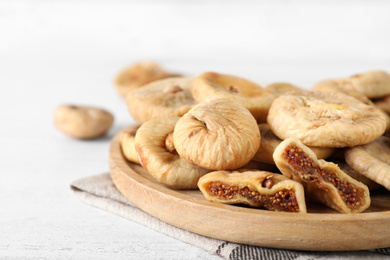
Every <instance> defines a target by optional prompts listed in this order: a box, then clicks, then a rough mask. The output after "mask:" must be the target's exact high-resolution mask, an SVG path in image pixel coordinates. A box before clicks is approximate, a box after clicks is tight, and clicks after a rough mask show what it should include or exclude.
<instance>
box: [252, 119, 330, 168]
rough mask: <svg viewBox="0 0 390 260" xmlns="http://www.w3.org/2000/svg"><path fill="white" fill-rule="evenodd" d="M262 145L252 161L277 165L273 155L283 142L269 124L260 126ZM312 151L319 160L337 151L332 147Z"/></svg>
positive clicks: (313, 147)
mask: <svg viewBox="0 0 390 260" xmlns="http://www.w3.org/2000/svg"><path fill="white" fill-rule="evenodd" d="M259 128H260V134H261V143H260V147H259V150H257V152H256V154H255V156H254V157H253V159H252V160H254V161H256V162H262V163H267V164H275V162H274V158H273V154H274V151H275V149H276V147H277V146H278V145H279V144H280V143H281V142H282V140H281V139H279V138H278V137H277V136H276V135H275V134H274V133H273V132H272V131H271V129H270V127H269V126H268V124H265V123H263V124H259ZM310 149H311V150H312V151H313V152H314V153H315V154H316V155H317V157H318V158H319V159H326V158H328V157H329V156H331V155H332V154H333V152H334V150H335V148H332V147H315V146H311V147H310Z"/></svg>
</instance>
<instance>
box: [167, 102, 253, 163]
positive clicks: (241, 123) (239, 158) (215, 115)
mask: <svg viewBox="0 0 390 260" xmlns="http://www.w3.org/2000/svg"><path fill="white" fill-rule="evenodd" d="M173 141H174V144H175V147H176V151H177V152H178V154H179V155H180V156H181V157H183V158H185V159H186V160H188V161H189V162H190V163H193V164H196V165H198V166H200V167H202V168H206V169H212V170H233V169H238V168H240V167H241V166H243V165H245V164H247V163H248V162H249V161H250V160H251V159H252V158H253V156H254V155H255V153H256V151H257V150H258V148H259V145H260V131H259V127H258V125H257V123H256V120H255V118H254V117H253V116H252V115H251V113H250V112H249V111H248V110H247V109H246V108H245V107H244V106H242V105H240V104H238V103H236V102H233V101H231V100H228V99H219V100H215V101H211V102H208V103H201V104H198V105H196V106H195V107H194V108H192V109H191V110H190V111H188V113H187V114H185V115H184V116H183V117H182V118H180V119H179V121H178V122H177V124H176V126H175V130H174V132H173Z"/></svg>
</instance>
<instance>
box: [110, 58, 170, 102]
mask: <svg viewBox="0 0 390 260" xmlns="http://www.w3.org/2000/svg"><path fill="white" fill-rule="evenodd" d="M173 76H178V75H177V74H173V73H170V72H167V71H165V70H164V69H163V68H162V67H161V66H160V65H158V64H157V63H156V62H153V61H142V62H138V63H136V64H133V65H131V66H129V67H127V68H126V69H124V70H123V71H121V72H120V73H119V74H118V75H117V76H116V77H115V80H114V85H115V87H116V89H117V91H118V92H119V94H120V95H121V96H123V97H124V98H125V97H126V95H127V93H128V92H130V91H131V90H133V89H137V88H139V87H142V86H143V85H145V84H147V83H150V82H152V81H155V80H159V79H164V78H168V77H173Z"/></svg>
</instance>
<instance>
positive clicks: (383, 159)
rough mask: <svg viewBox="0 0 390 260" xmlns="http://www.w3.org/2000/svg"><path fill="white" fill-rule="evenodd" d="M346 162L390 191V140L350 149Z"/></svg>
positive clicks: (385, 138)
mask: <svg viewBox="0 0 390 260" xmlns="http://www.w3.org/2000/svg"><path fill="white" fill-rule="evenodd" d="M345 161H346V162H347V163H348V165H349V166H351V168H352V169H354V170H355V171H357V172H358V173H361V174H362V175H364V176H366V177H367V178H369V179H371V180H373V181H375V182H376V183H379V184H380V185H382V186H383V187H385V188H386V189H388V190H390V138H389V137H386V136H381V137H380V138H378V139H377V140H375V141H373V142H372V143H369V144H366V145H361V146H356V147H352V148H349V149H347V150H346V151H345Z"/></svg>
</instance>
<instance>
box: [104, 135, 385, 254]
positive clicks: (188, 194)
mask: <svg viewBox="0 0 390 260" xmlns="http://www.w3.org/2000/svg"><path fill="white" fill-rule="evenodd" d="M110 173H111V177H112V179H113V182H114V184H115V185H116V187H117V188H118V190H119V191H120V192H121V193H122V194H123V195H124V196H125V197H126V198H128V199H129V200H130V201H132V202H133V203H134V204H135V205H137V206H138V207H139V208H141V209H142V210H144V211H145V212H147V213H149V214H150V215H152V216H154V217H156V218H158V219H160V220H162V221H165V222H167V223H169V224H171V225H173V226H176V227H179V228H182V229H185V230H188V231H191V232H194V233H197V234H200V235H204V236H207V237H212V238H216V239H221V240H226V241H230V242H235V243H242V244H249V245H258V246H264V247H273V248H282V249H296V250H321V251H341V250H364V249H374V248H383V247H390V232H389V227H390V192H389V191H387V190H381V191H378V192H374V193H372V194H371V199H372V203H371V206H370V208H369V209H368V210H367V211H365V212H363V213H358V214H340V213H337V212H335V211H332V210H330V209H328V208H325V207H322V206H320V205H314V204H313V205H310V204H309V205H307V207H308V211H309V212H308V213H307V214H303V213H284V212H274V211H268V210H265V209H254V208H248V207H241V206H233V205H224V204H220V203H215V202H210V201H207V200H206V199H204V197H203V195H202V193H201V192H200V191H199V190H192V191H177V190H172V189H169V188H167V187H166V186H164V185H162V184H159V183H157V182H156V181H154V179H153V178H152V177H151V176H150V175H149V173H148V172H146V171H145V170H144V169H143V168H142V167H141V166H139V165H136V164H132V163H129V162H128V161H127V160H126V159H125V158H124V157H123V155H122V152H121V148H120V141H119V134H118V135H116V136H115V137H114V138H113V140H112V142H111V147H110Z"/></svg>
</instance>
